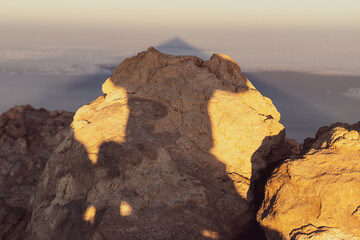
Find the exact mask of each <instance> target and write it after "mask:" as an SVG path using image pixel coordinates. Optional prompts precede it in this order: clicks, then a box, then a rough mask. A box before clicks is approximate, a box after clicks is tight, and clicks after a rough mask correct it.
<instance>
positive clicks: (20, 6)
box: [0, 0, 360, 28]
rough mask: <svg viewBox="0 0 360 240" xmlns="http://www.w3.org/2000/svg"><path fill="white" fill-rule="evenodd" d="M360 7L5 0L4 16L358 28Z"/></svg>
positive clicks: (353, 1) (279, 0)
mask: <svg viewBox="0 0 360 240" xmlns="http://www.w3.org/2000/svg"><path fill="white" fill-rule="evenodd" d="M359 9H360V1H358V0H302V1H289V0H256V1H255V0H222V1H219V0H217V1H215V0H197V1H196V0H181V1H169V0H153V1H149V0H131V1H124V0H101V1H100V0H98V1H95V0H76V1H73V0H61V1H60V0H32V1H27V0H1V1H0V22H1V23H8V24H24V23H26V24H30V23H34V24H71V25H77V24H79V25H84V24H92V25H96V26H118V25H126V26H129V27H133V26H154V25H156V26H158V27H166V26H174V25H175V26H180V27H190V28H192V27H199V26H201V27H205V28H213V27H215V28H217V27H235V26H238V27H261V28H269V27H291V28H293V27H301V28H334V27H341V28H343V27H347V28H359V27H360V14H359V12H360V10H359ZM88 26H89V25H88Z"/></svg>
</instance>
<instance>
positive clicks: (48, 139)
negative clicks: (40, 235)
mask: <svg viewBox="0 0 360 240" xmlns="http://www.w3.org/2000/svg"><path fill="white" fill-rule="evenodd" d="M72 117H73V113H69V112H65V111H53V112H48V111H46V110H45V109H34V108H33V107H31V106H29V105H27V106H15V107H13V108H11V109H9V110H8V111H7V112H5V113H3V114H2V115H0V239H24V238H25V229H26V226H27V224H28V223H29V221H30V218H31V212H32V209H31V206H30V204H29V201H30V198H31V196H32V194H33V193H34V191H35V189H36V185H37V183H38V180H39V178H40V175H41V173H42V171H43V169H44V167H45V164H46V161H47V160H48V158H49V157H50V155H51V153H52V152H53V150H54V149H55V148H56V147H57V146H58V145H59V144H60V143H61V142H62V141H63V140H64V136H65V135H66V132H68V131H69V127H70V123H71V121H72Z"/></svg>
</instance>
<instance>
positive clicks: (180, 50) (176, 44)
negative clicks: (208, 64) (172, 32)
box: [155, 37, 210, 59]
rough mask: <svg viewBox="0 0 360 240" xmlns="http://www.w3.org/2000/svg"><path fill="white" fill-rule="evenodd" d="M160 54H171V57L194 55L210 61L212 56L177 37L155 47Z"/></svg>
mask: <svg viewBox="0 0 360 240" xmlns="http://www.w3.org/2000/svg"><path fill="white" fill-rule="evenodd" d="M155 48H156V49H158V50H159V51H160V52H163V53H166V54H171V55H193V56H197V57H200V58H202V59H209V58H210V55H209V54H207V53H206V52H204V51H203V50H201V49H200V48H196V47H194V46H192V45H190V44H189V43H187V42H186V41H184V40H183V39H181V38H179V37H175V38H173V39H170V40H169V41H167V42H165V43H163V44H160V45H158V46H155Z"/></svg>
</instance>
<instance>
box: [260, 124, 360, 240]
mask: <svg viewBox="0 0 360 240" xmlns="http://www.w3.org/2000/svg"><path fill="white" fill-rule="evenodd" d="M359 132H360V122H358V123H356V124H353V125H349V124H343V123H335V124H333V125H331V126H330V127H322V128H320V129H319V131H318V133H317V134H316V138H315V139H312V140H308V141H307V146H306V147H307V153H306V154H305V155H304V156H303V157H302V158H300V159H295V160H292V161H286V162H285V163H284V164H282V165H281V166H280V167H279V168H278V169H276V170H275V171H274V173H273V175H272V176H271V178H270V179H269V181H268V183H267V185H266V193H265V199H264V202H263V204H262V206H261V209H260V210H259V212H258V214H257V219H258V221H259V222H260V224H261V226H262V227H264V229H265V232H266V236H267V238H268V239H292V240H295V239H297V240H299V239H360V188H359V186H360V137H359ZM310 144H311V145H310Z"/></svg>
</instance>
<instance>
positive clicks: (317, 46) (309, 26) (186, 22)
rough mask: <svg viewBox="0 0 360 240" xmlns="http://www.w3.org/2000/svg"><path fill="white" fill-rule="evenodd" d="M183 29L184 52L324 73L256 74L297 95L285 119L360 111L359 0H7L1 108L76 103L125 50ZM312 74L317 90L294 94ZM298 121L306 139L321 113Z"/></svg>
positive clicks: (0, 18) (160, 41)
mask: <svg viewBox="0 0 360 240" xmlns="http://www.w3.org/2000/svg"><path fill="white" fill-rule="evenodd" d="M174 38H177V39H178V40H179V41H177V42H180V43H181V42H182V41H185V42H187V43H188V44H190V45H192V47H193V48H191V47H190V48H188V50H189V49H190V51H184V48H181V46H180V48H177V47H176V46H175V47H176V49H175V52H176V53H177V54H197V55H198V56H201V57H203V58H208V57H209V56H211V54H212V53H223V54H227V55H230V56H231V57H232V58H233V59H234V60H235V61H237V62H238V63H239V64H240V66H241V69H242V70H243V71H244V72H246V73H249V72H261V71H263V70H273V71H280V75H277V74H273V75H274V76H275V77H274V79H275V80H277V77H278V76H282V75H281V71H284V70H285V71H297V72H302V73H304V72H305V73H306V72H310V73H316V74H321V76H324V77H314V78H313V79H315V80H311V81H310V80H309V79H303V78H310V76H313V75H306V74H295V75H296V76H297V77H294V74H289V75H286V76H283V79H285V80H284V81H280V82H281V84H280V85H276V84H275V83H274V82H276V81H275V80H274V79H271V78H269V73H266V74H263V75H261V74H260V75H250V76H252V77H255V78H256V76H260V77H261V79H260V80H264V81H265V83H266V84H269V86H268V87H266V88H264V89H263V91H264V92H268V93H269V94H270V95H269V96H271V97H273V98H274V99H275V100H276V97H278V96H284V97H283V98H281V99H280V100H281V101H280V100H279V101H280V103H279V106H280V108H281V107H282V105H281V104H282V103H285V105H286V104H287V103H288V102H291V101H290V100H288V99H295V100H296V101H295V100H294V101H292V102H293V103H294V104H290V105H289V106H287V108H285V110H282V112H281V114H282V115H283V116H284V119H285V120H286V119H297V118H299V119H300V120H304V122H305V120H306V119H307V120H309V119H308V118H309V117H307V116H308V115H309V114H310V115H313V114H318V112H319V111H320V110H321V112H325V113H326V114H325V115H326V116H332V117H333V118H330V117H324V116H323V115H321V116H320V117H318V119H321V120H322V122H321V124H330V123H332V122H335V121H354V119H359V118H360V115H359V108H358V107H355V108H354V107H353V106H359V104H358V103H359V101H360V97H358V96H359V94H360V81H359V79H360V78H359V77H355V78H354V79H355V80H351V81H350V80H348V81H347V82H346V84H347V85H346V84H345V82H344V81H345V80H344V79H345V78H344V75H352V76H360V0H302V1H293V0H222V1H220V0H217V1H215V0H181V1H174V0H172V1H169V0H167V1H165V0H155V1H150V0H131V1H130V0H129V1H127V0H126V1H125V0H101V1H100V0H86V1H85V0H71V1H70V0H61V1H60V0H31V1H30V0H0V113H1V112H2V111H5V110H6V109H8V108H10V107H11V106H13V105H14V104H32V105H34V106H35V107H46V108H48V109H66V110H72V111H74V110H76V108H78V107H79V106H82V105H84V104H86V103H87V102H88V101H90V100H92V99H94V98H96V96H98V95H99V94H100V87H99V86H100V85H101V83H102V82H103V81H105V79H106V78H107V77H108V76H109V75H111V73H112V70H113V67H114V66H115V65H117V64H119V63H120V62H121V61H122V60H123V59H124V58H125V57H130V56H133V55H135V54H136V53H138V52H140V51H144V50H146V49H147V48H148V47H149V46H155V47H159V46H164V43H166V42H168V41H169V40H170V41H171V39H174ZM165 45H167V44H165ZM180 45H182V46H185V48H187V47H186V43H185V45H184V44H180ZM160 49H161V47H160ZM173 50H174V49H173ZM185 50H186V49H185ZM193 50H194V51H193ZM317 76H320V75H317ZM327 76H328V77H327ZM334 76H338V77H335V78H333V77H334ZM288 77H289V78H290V79H288ZM268 78H269V79H268ZM291 78H294V79H291ZM319 79H321V81H320V80H319ZM329 79H335V80H334V81H333V82H332V83H333V85H332V86H333V89H337V91H333V90H332V89H330V88H329V87H328V83H325V82H326V81H328V82H329V81H330V80H329ZM289 80H291V81H293V82H291V81H289ZM304 80H306V81H307V84H306V86H307V87H308V88H307V89H305V90H304V89H303V92H309V94H310V93H312V95H311V94H310V95H311V96H310V97H309V96H308V97H303V94H300V96H297V95H296V94H295V93H297V92H298V88H299V87H296V88H295V87H294V86H298V85H296V84H299V82H301V83H300V85H299V86H302V85H303V84H302V83H303V81H304ZM250 81H251V79H250ZM312 81H315V82H317V83H318V85H317V86H320V87H319V88H317V89H316V91H315V90H312V88H313V87H312V86H308V85H309V84H311V82H312ZM295 83H296V84H295ZM266 84H265V85H266ZM271 84H272V85H271ZM337 84H338V85H337ZM344 84H345V85H346V86H345V85H344ZM265 85H264V86H265ZM72 86H77V87H75V88H73V87H72ZM274 89H275V90H274ZM291 89H292V90H291ZM294 89H296V90H294ZM310 90H312V91H310ZM279 91H280V93H279ZM271 94H273V95H271ZM281 94H283V95H281ZM309 94H308V95H309ZM317 96H321V97H319V98H316V97H317ZM284 99H287V100H284ZM329 99H332V101H333V102H334V101H335V100H336V101H335V102H336V103H337V105H336V104H333V102H331V101H330V100H329ZM306 101H310V102H311V104H310V103H308V102H306ZM313 105H314V106H315V105H316V106H317V108H316V110H311V109H310V110H309V108H308V106H310V107H313ZM335 105H336V106H337V108H334V106H335ZM339 109H343V110H344V111H339ZM345 110H346V111H347V113H346V114H344V112H346V111H345ZM294 112H295V113H299V114H298V115H299V116H298V115H296V117H293V118H291V116H292V115H291V114H294ZM349 113H351V114H349ZM306 114H308V115H306ZM350 115H351V117H347V116H350ZM314 118H315V117H314ZM326 121H327V122H326ZM289 122H291V123H293V124H295V125H296V124H297V123H299V122H296V121H294V122H292V120H291V121H289ZM300 122H301V121H300ZM298 125H300V126H304V127H300V128H299V127H292V126H291V125H288V126H287V128H288V129H287V130H288V132H289V133H290V136H291V137H294V138H297V139H300V138H301V136H300V135H299V134H297V133H296V131H298V132H304V133H305V132H306V135H310V134H309V131H310V132H313V131H315V130H314V129H316V128H318V127H320V122H311V121H310V122H307V123H306V124H302V123H301V124H298ZM306 126H311V128H310V127H306Z"/></svg>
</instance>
